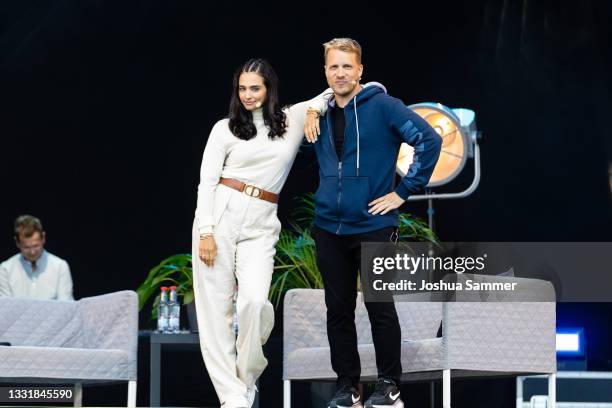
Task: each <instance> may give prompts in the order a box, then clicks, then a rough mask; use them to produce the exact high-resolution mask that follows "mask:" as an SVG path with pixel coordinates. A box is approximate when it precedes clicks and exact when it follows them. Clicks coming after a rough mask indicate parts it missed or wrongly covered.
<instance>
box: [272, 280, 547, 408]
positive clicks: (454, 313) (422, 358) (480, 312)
mask: <svg viewBox="0 0 612 408" xmlns="http://www.w3.org/2000/svg"><path fill="white" fill-rule="evenodd" d="M479 279H481V280H486V279H487V278H486V277H480V278H479ZM499 279H500V278H499V277H496V281H499ZM502 279H504V278H502ZM507 279H509V280H512V281H515V282H522V283H524V284H526V286H528V287H529V290H532V291H533V292H541V291H547V292H549V293H550V292H551V291H552V293H553V294H554V289H553V288H552V285H551V284H550V283H548V282H544V281H540V280H533V279H529V280H528V279H521V278H514V277H512V278H507ZM409 296H421V295H419V294H415V295H409ZM553 299H554V298H553ZM496 300H497V301H496V302H444V303H443V302H435V303H434V302H414V301H413V302H410V301H402V302H396V303H395V306H396V309H397V313H398V317H399V320H400V325H401V328H402V368H403V375H402V380H405V381H422V380H434V379H439V378H440V377H442V383H443V406H444V408H450V406H451V405H450V400H451V398H450V397H451V393H450V384H451V382H450V379H451V373H452V375H453V376H454V377H483V376H516V375H523V374H548V375H549V376H550V377H549V398H550V401H551V402H552V403H553V404H552V405H551V406H554V400H555V388H554V384H555V373H556V350H555V324H556V322H555V319H556V317H555V303H554V302H499V299H496ZM283 319H284V350H283V380H284V407H285V408H289V407H290V406H291V381H292V380H333V379H335V378H336V375H335V373H334V372H333V370H332V368H331V361H330V354H329V343H328V341H327V332H326V308H325V301H324V294H323V291H322V290H312V289H293V290H290V291H289V292H287V295H286V297H285V303H284V316H283ZM440 321H442V337H436V332H437V329H438V327H439V324H440ZM355 322H356V326H357V335H358V349H359V355H360V358H361V372H362V381H375V380H376V377H377V370H376V361H375V354H374V345H373V344H372V334H371V328H370V322H369V320H368V315H367V311H366V309H365V305H364V304H363V301H362V299H361V293H360V294H359V295H358V299H357V308H356V310H355Z"/></svg>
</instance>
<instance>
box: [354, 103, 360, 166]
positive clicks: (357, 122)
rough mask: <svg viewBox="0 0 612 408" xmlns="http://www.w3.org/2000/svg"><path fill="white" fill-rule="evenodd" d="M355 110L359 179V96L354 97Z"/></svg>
mask: <svg viewBox="0 0 612 408" xmlns="http://www.w3.org/2000/svg"><path fill="white" fill-rule="evenodd" d="M353 108H354V109H355V125H356V126H357V177H359V118H357V95H355V96H354V97H353Z"/></svg>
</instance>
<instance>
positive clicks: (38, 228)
mask: <svg viewBox="0 0 612 408" xmlns="http://www.w3.org/2000/svg"><path fill="white" fill-rule="evenodd" d="M37 232H38V233H40V235H41V237H42V235H43V233H44V230H43V226H42V223H41V222H40V220H39V219H38V218H36V217H34V216H32V215H28V214H25V215H20V216H19V217H17V219H16V220H15V237H16V238H17V239H19V238H20V237H24V238H30V237H31V236H32V235H34V234H35V233H37Z"/></svg>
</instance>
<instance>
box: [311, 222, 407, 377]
mask: <svg viewBox="0 0 612 408" xmlns="http://www.w3.org/2000/svg"><path fill="white" fill-rule="evenodd" d="M394 231H395V228H394V227H388V228H383V229H380V230H376V231H371V232H367V233H363V234H356V235H336V234H332V233H329V232H327V231H325V230H323V229H321V228H318V227H317V226H314V227H313V230H312V236H313V238H314V240H315V244H316V247H317V264H318V266H319V270H320V271H321V275H322V276H323V284H324V285H325V304H326V305H327V337H328V339H329V345H330V347H331V364H332V368H333V370H334V371H335V372H336V374H337V375H338V382H339V383H348V382H349V381H350V383H352V384H353V385H356V384H357V383H358V382H359V376H360V374H361V364H360V362H359V354H358V352H357V331H356V328H355V305H356V297H357V274H358V271H359V266H360V262H361V242H389V241H390V239H391V236H392V234H393V232H394ZM365 306H366V309H367V311H368V316H369V318H370V324H371V325H372V339H373V340H374V348H375V350H376V366H377V368H378V376H379V377H387V378H390V379H393V380H394V381H395V382H396V383H397V384H398V385H399V380H400V377H401V374H402V365H401V329H400V325H399V321H398V319H397V312H396V311H395V305H394V304H393V303H391V302H386V303H384V302H383V303H381V302H366V304H365Z"/></svg>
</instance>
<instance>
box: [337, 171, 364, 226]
mask: <svg viewBox="0 0 612 408" xmlns="http://www.w3.org/2000/svg"><path fill="white" fill-rule="evenodd" d="M368 202H370V178H369V177H343V178H342V197H341V200H340V213H341V214H342V221H347V222H359V221H363V220H365V219H367V218H368V217H369V213H368Z"/></svg>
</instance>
